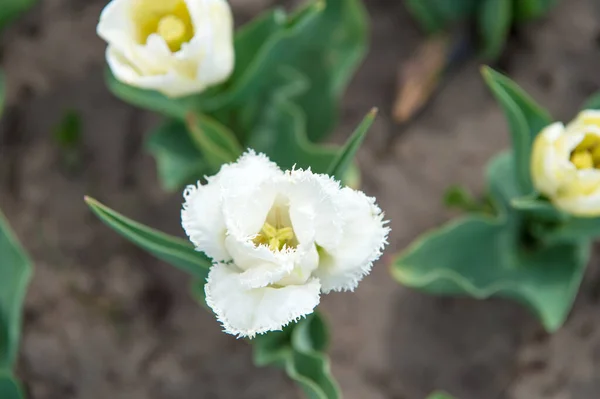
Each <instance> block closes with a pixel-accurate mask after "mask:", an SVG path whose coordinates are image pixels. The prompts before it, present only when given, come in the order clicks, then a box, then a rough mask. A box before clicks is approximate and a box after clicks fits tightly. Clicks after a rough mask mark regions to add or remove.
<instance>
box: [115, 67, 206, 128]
mask: <svg viewBox="0 0 600 399" xmlns="http://www.w3.org/2000/svg"><path fill="white" fill-rule="evenodd" d="M105 81H106V85H107V86H108V89H109V90H110V91H111V93H113V94H114V95H115V96H117V97H119V98H120V99H121V100H123V101H125V102H127V103H129V104H131V105H135V106H138V107H140V108H143V109H147V110H150V111H155V112H158V113H159V114H161V115H164V116H169V117H172V118H175V119H179V120H183V119H184V118H185V116H186V115H187V114H188V113H190V112H193V111H195V110H198V109H199V98H198V96H197V95H193V96H187V97H181V98H170V97H167V96H165V95H164V94H161V93H159V92H157V91H153V90H144V89H139V88H137V87H133V86H129V85H127V84H125V83H122V82H121V81H119V80H117V78H116V77H115V75H113V73H112V72H111V71H110V69H109V68H106V72H105Z"/></svg>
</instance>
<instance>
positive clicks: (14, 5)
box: [0, 0, 35, 30]
mask: <svg viewBox="0 0 600 399" xmlns="http://www.w3.org/2000/svg"><path fill="white" fill-rule="evenodd" d="M33 4H35V0H2V4H1V5H0V30H1V29H2V28H4V27H5V26H6V25H7V24H8V23H9V22H10V21H12V20H13V19H15V18H17V17H18V16H19V15H20V14H22V13H23V12H25V11H26V10H27V9H29V8H30V7H31V6H33Z"/></svg>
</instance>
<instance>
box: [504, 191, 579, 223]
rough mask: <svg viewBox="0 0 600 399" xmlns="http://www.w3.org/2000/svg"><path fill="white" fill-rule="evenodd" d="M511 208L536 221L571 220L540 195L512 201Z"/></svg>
mask: <svg viewBox="0 0 600 399" xmlns="http://www.w3.org/2000/svg"><path fill="white" fill-rule="evenodd" d="M511 206H512V207H513V208H514V209H515V210H517V211H520V212H522V213H523V214H524V215H525V216H526V217H528V218H530V219H534V220H545V221H561V220H566V219H568V218H569V216H568V215H567V214H565V213H563V212H561V211H559V210H558V209H556V208H555V207H554V206H553V205H552V203H551V202H549V201H548V200H547V199H543V198H540V197H539V195H538V194H534V195H529V196H526V197H519V198H514V199H512V200H511Z"/></svg>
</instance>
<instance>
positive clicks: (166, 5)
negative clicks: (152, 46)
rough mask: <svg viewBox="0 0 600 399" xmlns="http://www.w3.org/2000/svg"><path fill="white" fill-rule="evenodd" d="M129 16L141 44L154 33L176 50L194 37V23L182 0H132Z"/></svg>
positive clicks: (171, 48)
mask: <svg viewBox="0 0 600 399" xmlns="http://www.w3.org/2000/svg"><path fill="white" fill-rule="evenodd" d="M131 18H132V21H133V23H134V26H135V28H136V30H137V33H136V35H137V39H138V41H139V43H141V44H146V42H147V41H148V37H149V36H150V35H152V34H154V33H156V34H158V35H160V36H161V37H163V38H164V39H165V41H166V43H167V45H168V46H169V49H170V50H171V51H173V52H176V51H179V50H180V49H181V46H182V44H183V43H186V42H188V41H190V40H191V39H192V38H193V37H194V25H193V23H192V19H191V16H190V13H189V10H188V8H187V5H186V3H185V1H184V0H133V4H132V8H131Z"/></svg>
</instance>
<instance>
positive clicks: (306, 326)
mask: <svg viewBox="0 0 600 399" xmlns="http://www.w3.org/2000/svg"><path fill="white" fill-rule="evenodd" d="M252 343H253V344H254V362H255V364H256V365H258V366H267V365H273V366H277V367H283V368H284V369H285V371H286V373H287V374H288V376H289V377H290V378H291V379H292V380H293V381H295V382H296V384H298V386H300V388H302V390H303V391H304V393H305V394H306V395H307V397H309V398H311V399H312V398H314V399H337V398H340V397H341V393H340V390H339V387H338V385H337V383H336V382H335V380H334V378H333V376H332V375H331V369H330V364H329V360H328V358H327V356H326V355H325V354H324V351H325V350H326V347H327V343H328V337H327V326H326V325H325V323H324V321H323V319H322V318H321V316H320V314H318V313H314V314H312V315H310V316H308V317H307V318H306V319H304V320H301V321H299V322H298V323H292V324H290V325H288V326H286V327H285V328H284V329H283V331H280V332H269V333H267V334H265V335H261V336H258V337H256V338H255V339H254V340H253V341H252Z"/></svg>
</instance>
